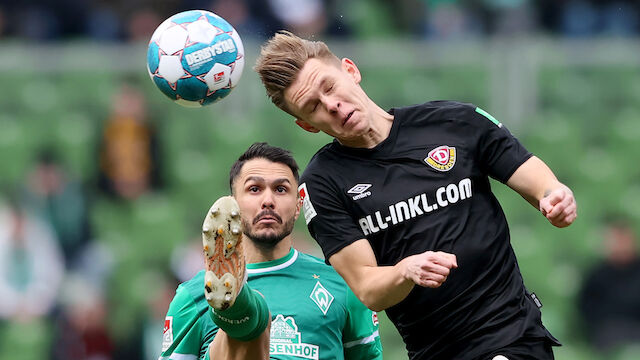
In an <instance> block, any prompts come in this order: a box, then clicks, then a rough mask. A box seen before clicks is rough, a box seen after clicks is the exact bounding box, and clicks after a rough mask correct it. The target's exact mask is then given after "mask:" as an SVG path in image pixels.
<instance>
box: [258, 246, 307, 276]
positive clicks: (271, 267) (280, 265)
mask: <svg viewBox="0 0 640 360" xmlns="http://www.w3.org/2000/svg"><path fill="white" fill-rule="evenodd" d="M297 258H298V250H296V249H294V248H291V250H289V253H288V254H287V255H285V256H283V257H281V258H280V259H276V260H271V261H265V262H259V263H252V264H247V273H248V274H261V273H266V272H271V271H276V270H280V269H284V268H286V267H289V266H290V265H291V264H293V263H294V262H295V261H296V259H297Z"/></svg>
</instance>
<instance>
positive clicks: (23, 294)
mask: <svg viewBox="0 0 640 360" xmlns="http://www.w3.org/2000/svg"><path fill="white" fill-rule="evenodd" d="M63 275H64V260H63V257H62V255H61V253H60V249H59V248H58V242H57V239H56V237H55V233H54V232H53V230H52V229H51V228H50V227H49V226H47V224H46V223H44V222H43V221H41V220H39V219H38V218H36V217H34V216H32V215H31V214H29V213H27V212H25V211H24V209H23V208H22V206H21V205H20V204H19V203H18V202H17V201H10V203H9V204H8V206H7V207H5V208H3V209H0V299H2V301H0V319H5V320H10V321H19V322H29V321H31V320H33V319H37V318H40V317H43V316H46V315H48V314H49V313H50V312H51V310H52V309H53V307H54V305H55V302H56V297H57V293H58V287H59V285H60V282H61V280H62V277H63Z"/></svg>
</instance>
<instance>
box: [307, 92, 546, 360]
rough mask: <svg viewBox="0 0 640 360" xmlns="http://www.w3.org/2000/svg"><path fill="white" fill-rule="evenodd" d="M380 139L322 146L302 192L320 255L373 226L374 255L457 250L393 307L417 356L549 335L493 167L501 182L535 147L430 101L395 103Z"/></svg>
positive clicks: (483, 117) (478, 351) (474, 112)
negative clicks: (364, 144)
mask: <svg viewBox="0 0 640 360" xmlns="http://www.w3.org/2000/svg"><path fill="white" fill-rule="evenodd" d="M390 112H391V114H393V115H394V120H393V124H392V127H391V131H390V133H389V136H388V138H387V139H385V140H384V141H383V142H381V143H380V144H378V145H377V146H376V147H375V148H373V149H356V148H349V147H345V146H342V145H341V144H340V143H338V142H337V141H334V142H333V143H330V144H328V145H326V146H325V147H323V148H322V149H320V150H319V151H318V152H317V153H316V154H315V155H314V157H313V158H312V159H311V161H310V162H309V165H308V166H307V168H306V169H305V171H304V173H303V175H302V179H301V185H300V188H299V192H300V195H301V196H302V199H303V210H304V214H305V219H306V221H307V225H308V227H309V231H310V233H311V235H312V236H313V237H314V238H315V239H316V241H317V242H318V243H319V244H320V246H321V247H322V250H323V252H324V254H325V258H326V259H329V258H330V257H331V255H333V254H334V253H336V252H337V251H339V250H340V249H342V248H343V247H345V246H347V245H349V244H351V243H353V242H354V241H356V240H359V239H363V238H366V239H367V240H368V241H369V243H370V244H371V247H372V248H373V251H374V253H375V255H376V258H377V261H378V264H379V265H395V264H396V263H398V262H399V261H400V260H401V259H403V258H405V257H407V256H410V255H414V254H419V253H422V252H424V251H427V250H431V251H445V252H449V253H452V254H455V255H456V257H457V262H458V266H459V268H458V269H454V270H452V272H451V274H450V275H449V277H448V278H447V281H445V282H444V283H443V284H442V286H440V287H439V288H437V289H431V288H423V287H419V286H416V287H415V288H414V289H413V290H412V291H411V293H410V294H409V295H408V296H407V298H406V299H404V300H403V301H402V302H400V303H399V304H397V305H395V306H393V307H391V308H389V309H387V315H388V316H389V318H390V319H391V321H393V323H394V324H395V326H396V327H397V329H398V331H399V332H400V334H401V335H402V337H403V339H404V342H405V344H406V346H407V350H408V352H409V356H410V358H411V359H447V360H451V359H473V358H475V357H477V356H479V355H482V354H485V353H487V352H489V351H491V350H494V349H497V348H500V347H502V346H505V345H508V344H510V343H512V342H514V341H515V340H517V339H519V338H522V337H534V338H549V339H550V340H551V341H554V342H555V341H556V340H555V339H554V338H553V337H552V336H551V334H550V333H549V332H548V331H547V330H546V329H545V328H544V327H543V325H542V322H541V317H540V311H539V310H538V308H537V307H536V305H535V304H534V302H533V300H532V299H531V298H530V297H529V296H528V294H527V292H526V289H525V287H524V284H523V281H522V276H521V274H520V270H519V268H518V264H517V261H516V257H515V254H514V252H513V249H512V248H511V245H510V240H509V229H508V225H507V221H506V218H505V215H504V213H503V211H502V209H501V207H500V205H499V203H498V201H497V199H496V198H495V196H494V195H493V193H492V192H491V187H490V183H489V176H491V177H493V178H495V179H497V180H499V181H501V182H506V181H507V180H508V179H509V177H510V176H511V175H512V174H513V173H514V172H515V170H516V169H517V168H518V167H519V166H520V165H521V164H522V163H524V162H525V161H526V160H527V159H529V158H530V157H531V153H529V152H528V151H527V150H526V149H525V148H524V147H523V146H522V145H521V144H520V142H519V141H518V140H517V139H516V138H515V137H513V136H512V135H511V133H510V132H509V131H508V130H507V129H506V128H505V127H503V126H502V124H501V123H499V122H498V121H497V120H495V119H494V118H493V117H492V116H491V115H489V114H487V113H486V112H484V111H483V110H482V109H479V108H476V107H475V106H472V105H470V104H462V103H457V102H449V101H434V102H428V103H425V104H422V105H416V106H411V107H404V108H395V109H392V110H391V111H390Z"/></svg>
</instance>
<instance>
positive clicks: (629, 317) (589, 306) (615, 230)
mask: <svg viewBox="0 0 640 360" xmlns="http://www.w3.org/2000/svg"><path fill="white" fill-rule="evenodd" d="M604 235H605V236H604V255H605V258H604V259H603V260H602V262H601V263H599V264H598V265H596V266H595V267H594V268H593V269H592V270H591V271H590V272H589V273H588V274H587V276H586V278H585V281H584V284H583V287H582V289H581V291H580V293H579V296H578V302H579V304H578V305H579V310H580V314H581V315H582V318H583V320H584V324H585V330H586V335H587V338H588V340H589V342H591V344H593V346H595V347H596V348H597V349H599V350H601V351H608V350H613V349H614V348H615V347H617V346H621V345H625V344H630V343H632V342H640V257H638V251H637V238H636V236H635V234H634V231H633V229H632V228H631V226H630V224H629V223H628V222H627V221H625V220H619V219H616V220H611V221H607V222H606V227H605V234H604Z"/></svg>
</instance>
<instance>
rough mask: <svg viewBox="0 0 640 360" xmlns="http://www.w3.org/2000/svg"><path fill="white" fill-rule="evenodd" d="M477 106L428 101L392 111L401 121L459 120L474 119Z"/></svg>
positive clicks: (449, 101)
mask: <svg viewBox="0 0 640 360" xmlns="http://www.w3.org/2000/svg"><path fill="white" fill-rule="evenodd" d="M476 108H477V106H476V105H474V104H471V103H464V102H459V101H451V100H436V101H429V102H426V103H423V104H418V105H411V106H406V107H401V108H395V109H392V112H393V113H394V114H395V115H396V116H398V117H400V118H402V119H409V120H411V119H414V120H419V119H425V118H426V119H429V120H461V119H468V118H470V117H474V116H475V115H474V114H475V110H476Z"/></svg>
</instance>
